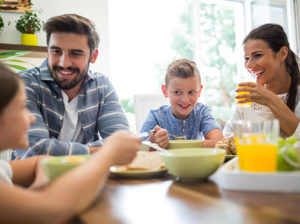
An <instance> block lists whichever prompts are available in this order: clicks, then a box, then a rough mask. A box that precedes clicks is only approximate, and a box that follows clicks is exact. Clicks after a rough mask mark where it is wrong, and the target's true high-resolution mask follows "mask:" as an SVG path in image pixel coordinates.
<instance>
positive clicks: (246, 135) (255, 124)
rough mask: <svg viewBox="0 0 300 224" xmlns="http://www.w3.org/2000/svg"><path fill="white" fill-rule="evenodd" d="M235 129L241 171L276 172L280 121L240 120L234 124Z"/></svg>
mask: <svg viewBox="0 0 300 224" xmlns="http://www.w3.org/2000/svg"><path fill="white" fill-rule="evenodd" d="M233 129H234V135H235V142H236V146H237V155H238V160H239V168H240V170H243V171H251V172H274V171H276V162H277V142H278V136H279V122H278V120H276V119H275V120H263V121H250V120H239V121H236V122H234V123H233Z"/></svg>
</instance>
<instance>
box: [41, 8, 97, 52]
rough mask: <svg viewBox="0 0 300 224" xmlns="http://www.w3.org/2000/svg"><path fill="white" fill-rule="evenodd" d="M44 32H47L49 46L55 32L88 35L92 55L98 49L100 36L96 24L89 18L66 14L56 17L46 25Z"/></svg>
mask: <svg viewBox="0 0 300 224" xmlns="http://www.w3.org/2000/svg"><path fill="white" fill-rule="evenodd" d="M43 30H44V31H45V32H46V41H47V45H48V46H49V40H50V36H51V34H52V33H53V32H65V33H76V34H81V35H86V36H87V38H88V46H89V48H90V52H91V55H92V53H93V52H94V51H95V50H96V49H97V48H98V44H99V41H100V39H99V35H98V33H97V32H96V29H95V26H94V24H93V23H92V22H91V21H90V20H89V19H87V18H85V17H83V16H80V15H77V14H64V15H60V16H54V17H52V18H50V19H48V21H47V22H46V23H45V24H44V26H43Z"/></svg>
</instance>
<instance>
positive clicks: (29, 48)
mask: <svg viewBox="0 0 300 224" xmlns="http://www.w3.org/2000/svg"><path fill="white" fill-rule="evenodd" d="M0 49H1V50H20V51H34V52H47V47H46V46H28V45H21V44H3V43H0Z"/></svg>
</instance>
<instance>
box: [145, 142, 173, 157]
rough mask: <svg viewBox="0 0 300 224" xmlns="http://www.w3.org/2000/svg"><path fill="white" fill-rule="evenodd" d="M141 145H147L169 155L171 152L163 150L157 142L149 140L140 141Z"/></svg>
mask: <svg viewBox="0 0 300 224" xmlns="http://www.w3.org/2000/svg"><path fill="white" fill-rule="evenodd" d="M142 144H143V145H146V146H149V147H151V148H154V149H156V150H157V151H159V152H161V153H165V154H168V155H171V154H172V153H170V152H168V151H167V150H165V149H164V148H162V147H160V146H159V145H158V144H156V143H153V142H150V141H142Z"/></svg>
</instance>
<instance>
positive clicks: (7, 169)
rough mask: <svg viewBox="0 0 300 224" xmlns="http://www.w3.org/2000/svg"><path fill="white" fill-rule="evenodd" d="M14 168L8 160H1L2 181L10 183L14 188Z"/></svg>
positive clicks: (0, 175) (0, 174) (0, 176)
mask: <svg viewBox="0 0 300 224" xmlns="http://www.w3.org/2000/svg"><path fill="white" fill-rule="evenodd" d="M12 176H13V172H12V167H11V165H10V164H9V163H8V162H7V161H6V160H2V159H1V160H0V181H3V182H5V183H8V184H9V185H11V186H13V183H12Z"/></svg>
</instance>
